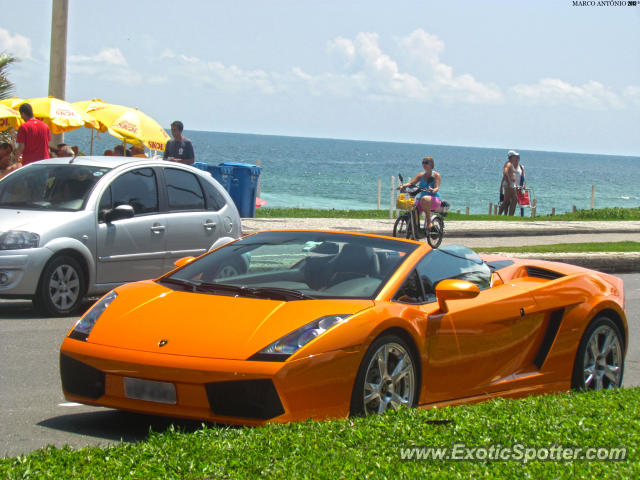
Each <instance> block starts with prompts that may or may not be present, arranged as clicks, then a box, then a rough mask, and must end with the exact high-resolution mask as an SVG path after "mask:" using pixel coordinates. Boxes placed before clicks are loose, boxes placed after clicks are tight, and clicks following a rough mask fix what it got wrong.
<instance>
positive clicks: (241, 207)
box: [219, 162, 260, 218]
mask: <svg viewBox="0 0 640 480" xmlns="http://www.w3.org/2000/svg"><path fill="white" fill-rule="evenodd" d="M219 166H220V167H221V168H223V167H230V168H231V169H232V171H233V173H232V174H231V176H230V178H231V187H230V189H229V194H230V195H231V198H232V199H233V201H234V202H235V204H236V207H237V209H238V212H240V216H241V217H242V218H250V217H253V216H254V215H255V212H256V193H257V190H258V177H259V176H260V167H258V166H257V165H249V164H246V163H236V162H224V163H221V164H220V165H219Z"/></svg>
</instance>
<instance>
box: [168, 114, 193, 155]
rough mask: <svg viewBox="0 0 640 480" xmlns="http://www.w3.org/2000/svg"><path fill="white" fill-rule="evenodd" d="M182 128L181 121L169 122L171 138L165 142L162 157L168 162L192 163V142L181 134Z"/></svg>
mask: <svg viewBox="0 0 640 480" xmlns="http://www.w3.org/2000/svg"><path fill="white" fill-rule="evenodd" d="M182 130H184V125H183V124H182V122H181V121H179V120H176V121H175V122H173V123H172V124H171V134H172V135H173V140H169V141H168V142H167V146H166V147H165V149H164V155H163V156H162V158H164V159H165V160H169V161H170V162H178V163H184V164H186V165H192V164H193V162H194V160H195V154H194V153H193V144H192V143H191V140H189V139H188V138H187V137H183V136H182Z"/></svg>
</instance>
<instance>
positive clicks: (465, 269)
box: [416, 246, 491, 302]
mask: <svg viewBox="0 0 640 480" xmlns="http://www.w3.org/2000/svg"><path fill="white" fill-rule="evenodd" d="M447 249H450V250H447ZM416 269H417V271H418V275H419V276H420V281H421V283H422V286H423V288H424V291H425V294H426V296H427V302H434V301H435V300H436V286H437V285H438V283H439V282H441V281H442V280H446V279H448V278H457V279H460V280H466V281H467V282H471V283H475V284H476V285H478V287H479V288H480V289H481V290H482V289H485V288H489V286H490V283H491V270H490V269H489V267H488V266H487V264H485V263H484V262H483V261H482V260H481V259H480V257H478V256H477V255H476V253H475V252H473V251H472V250H469V249H466V248H465V247H458V246H451V247H445V248H440V249H438V250H432V251H431V252H429V253H428V254H427V255H426V256H425V257H424V258H423V259H422V260H420V263H418V266H417V267H416Z"/></svg>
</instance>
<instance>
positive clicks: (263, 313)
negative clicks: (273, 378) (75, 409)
mask: <svg viewBox="0 0 640 480" xmlns="http://www.w3.org/2000/svg"><path fill="white" fill-rule="evenodd" d="M117 292H118V298H117V299H116V300H114V301H113V302H112V304H111V305H110V306H109V308H107V310H106V311H105V312H104V313H103V314H102V316H101V317H100V318H99V320H98V321H97V323H96V325H95V327H94V328H93V331H92V332H91V334H90V335H89V339H88V342H89V343H94V344H99V345H105V346H112V347H118V348H125V349H130V350H138V351H145V352H156V353H163V354H172V355H188V356H191V357H204V358H219V359H230V360H244V359H247V358H248V357H250V356H251V355H253V354H254V353H257V352H258V351H259V350H261V349H263V348H264V347H266V346H267V345H270V344H271V343H273V342H275V341H276V340H278V339H280V338H282V337H283V336H285V335H286V334H288V333H290V332H292V331H294V330H296V329H297V328H299V327H301V326H303V325H306V324H307V323H309V322H312V321H313V320H315V319H317V318H320V317H322V316H325V315H332V314H353V313H356V312H358V311H360V310H362V309H365V308H367V307H370V306H372V305H373V302H372V301H371V300H298V301H290V302H284V301H279V300H264V299H257V298H244V297H231V296H220V295H210V294H205V293H190V292H183V291H174V290H171V289H169V288H165V287H163V286H161V285H158V284H156V283H154V282H151V281H145V282H138V283H135V284H129V285H125V286H123V287H120V288H118V289H117ZM163 340H165V341H166V344H165V345H164V346H163V347H160V346H159V342H161V341H163Z"/></svg>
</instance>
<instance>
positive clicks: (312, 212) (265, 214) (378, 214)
mask: <svg viewBox="0 0 640 480" xmlns="http://www.w3.org/2000/svg"><path fill="white" fill-rule="evenodd" d="M525 213H528V212H525ZM255 216H256V218H389V210H388V209H387V210H384V209H383V210H328V209H327V210H323V209H313V208H269V207H266V208H265V207H262V208H256V210H255ZM447 220H480V221H482V220H491V221H503V222H514V221H515V222H531V221H537V222H538V221H540V220H551V221H576V220H579V221H584V220H600V221H609V220H640V207H636V208H618V207H615V208H604V209H599V210H578V211H576V212H575V213H572V212H569V213H563V214H560V215H554V216H551V215H542V216H537V217H535V218H531V217H519V216H513V217H505V216H504V215H500V216H497V215H465V214H464V213H456V212H455V210H454V211H449V214H448V215H447Z"/></svg>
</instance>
